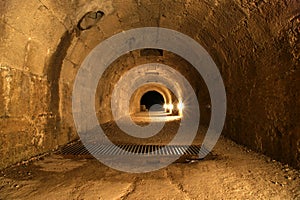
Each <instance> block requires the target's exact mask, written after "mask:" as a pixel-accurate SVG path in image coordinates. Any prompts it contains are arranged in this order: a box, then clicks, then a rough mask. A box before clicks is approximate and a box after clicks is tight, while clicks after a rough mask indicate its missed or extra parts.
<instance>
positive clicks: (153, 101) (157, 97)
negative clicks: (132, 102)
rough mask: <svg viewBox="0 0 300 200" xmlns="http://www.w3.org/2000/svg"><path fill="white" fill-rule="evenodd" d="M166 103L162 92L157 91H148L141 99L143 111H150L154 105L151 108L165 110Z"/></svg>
mask: <svg viewBox="0 0 300 200" xmlns="http://www.w3.org/2000/svg"><path fill="white" fill-rule="evenodd" d="M164 103H165V100H164V97H163V95H162V94H160V93H159V92H157V91H148V92H146V93H145V94H144V95H143V96H142V98H141V100H140V106H141V111H148V110H149V109H150V108H151V107H152V106H153V107H152V108H151V110H155V111H163V110H164V108H163V105H164ZM154 105H155V106H154Z"/></svg>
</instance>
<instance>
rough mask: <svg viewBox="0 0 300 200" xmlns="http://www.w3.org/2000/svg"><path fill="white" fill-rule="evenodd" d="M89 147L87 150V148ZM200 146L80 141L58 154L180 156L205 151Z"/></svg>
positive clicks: (62, 149) (193, 154) (195, 154)
mask: <svg viewBox="0 0 300 200" xmlns="http://www.w3.org/2000/svg"><path fill="white" fill-rule="evenodd" d="M87 149H89V151H88V150H87ZM200 149H201V146H196V145H191V146H189V145H166V146H163V145H141V144H137V145H134V144H119V145H104V144H101V145H100V144H98V145H96V144H89V146H87V148H85V147H84V146H83V145H82V144H81V143H75V144H72V145H68V146H65V147H63V148H61V150H60V151H59V154H62V155H72V156H76V155H78V156H80V155H90V153H92V154H93V155H107V156H114V155H130V154H131V153H138V154H143V155H161V156H182V155H192V156H197V155H199V154H201V153H207V152H205V151H206V150H205V149H203V148H202V149H201V151H200Z"/></svg>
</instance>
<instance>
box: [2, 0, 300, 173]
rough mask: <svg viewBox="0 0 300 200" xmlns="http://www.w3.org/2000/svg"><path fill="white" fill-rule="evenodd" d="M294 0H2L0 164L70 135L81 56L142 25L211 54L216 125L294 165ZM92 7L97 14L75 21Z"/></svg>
mask: <svg viewBox="0 0 300 200" xmlns="http://www.w3.org/2000/svg"><path fill="white" fill-rule="evenodd" d="M299 8H300V2H299V1H298V0H274V1H271V0H269V1H267V0H265V1H262V0H233V1H227V0H204V1H198V0H176V1H175V0H166V1H161V0H141V1H136V0H126V1H111V0H110V1H109V0H105V1H96V0H93V1H85V0H81V1H68V2H67V1H64V2H62V1H54V0H40V1H36V0H26V1H17V0H10V1H0V17H1V20H0V29H1V31H0V40H1V42H0V59H1V60H0V70H1V71H0V72H1V73H0V76H1V77H0V78H1V79H0V155H1V157H0V168H1V167H4V166H7V165H9V164H12V163H14V162H16V161H19V160H21V159H26V158H28V157H30V156H32V155H35V154H37V153H40V152H43V151H46V150H47V149H50V148H54V147H55V146H56V145H58V144H63V143H65V142H66V141H68V140H70V139H72V138H74V137H76V133H75V129H74V125H73V120H72V113H71V94H72V86H73V81H74V78H75V75H76V72H77V70H78V68H79V66H80V64H81V62H82V61H83V60H84V58H85V57H86V55H87V54H88V53H89V52H90V50H91V49H93V48H94V47H95V46H96V45H97V44H98V43H99V42H101V41H103V40H104V39H105V38H108V37H110V36H112V35H113V34H115V33H118V32H121V31H123V30H128V29H131V28H137V27H144V26H160V27H165V28H170V29H173V30H177V31H180V32H182V33H185V34H187V35H189V36H191V37H192V38H194V39H195V40H196V41H198V42H199V43H200V44H201V45H203V47H205V49H206V50H207V51H208V52H209V53H210V55H211V56H212V58H213V59H214V61H215V62H216V64H217V65H218V67H219V69H220V71H221V74H222V76H223V78H224V82H225V85H226V90H227V97H228V115H227V119H226V124H225V129H224V131H223V134H225V135H227V136H228V137H230V138H232V139H233V140H235V141H237V142H238V143H241V144H245V145H247V146H249V147H251V148H253V149H255V150H258V151H260V152H263V153H265V154H267V155H270V156H271V157H272V158H275V159H278V160H281V161H283V162H288V163H290V164H293V165H294V166H298V167H300V164H299V160H300V158H299V156H300V136H299V131H300V124H299V121H300V117H299V113H300V111H299V104H300V97H299V91H300V88H299V87H300V86H299V85H300V84H299V77H300V76H299V75H300V74H299V73H300V72H299V48H300V47H299V32H300V31H299V23H300V19H299V16H300V11H299ZM98 10H100V11H102V12H103V13H104V16H103V18H102V19H101V20H100V21H99V22H98V23H97V24H96V25H95V26H94V27H93V28H91V29H89V30H84V31H80V30H78V27H77V24H78V22H79V21H80V19H81V18H82V17H83V16H84V15H85V14H86V13H87V12H90V11H98ZM129 58H130V57H129ZM129 58H128V59H129ZM124 65H126V63H124ZM125 71H126V70H125ZM182 73H185V74H188V73H189V71H187V72H182ZM119 75H120V74H119ZM119 75H118V76H119ZM116 77H117V76H116ZM15 124H17V125H15ZM13 125H14V126H13Z"/></svg>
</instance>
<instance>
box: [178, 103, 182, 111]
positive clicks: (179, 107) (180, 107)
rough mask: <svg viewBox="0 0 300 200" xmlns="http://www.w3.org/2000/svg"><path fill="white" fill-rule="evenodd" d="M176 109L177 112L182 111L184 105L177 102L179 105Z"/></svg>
mask: <svg viewBox="0 0 300 200" xmlns="http://www.w3.org/2000/svg"><path fill="white" fill-rule="evenodd" d="M177 108H178V110H179V111H182V110H183V108H184V104H183V103H182V102H179V103H178V104H177Z"/></svg>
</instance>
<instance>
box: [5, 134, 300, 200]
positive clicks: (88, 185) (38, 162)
mask: <svg viewBox="0 0 300 200" xmlns="http://www.w3.org/2000/svg"><path fill="white" fill-rule="evenodd" d="M0 199H14V200H15V199H26V200H27V199H33V200H34V199H37V200H39V199H55V200H60V199H66V200H70V199H108V200H111V199H279V200H285V199H300V171H299V170H295V169H292V168H291V167H290V166H288V165H283V164H281V163H279V162H276V161H274V160H271V159H270V158H268V157H266V156H263V155H261V154H258V153H255V152H253V151H250V150H248V149H247V148H245V147H242V146H239V145H237V144H235V143H234V142H232V141H230V140H228V139H226V138H223V137H221V138H220V140H219V141H218V143H217V145H216V146H215V148H214V150H213V152H212V154H211V155H210V156H208V157H207V158H205V159H204V160H192V161H189V162H181V163H173V164H171V165H169V166H168V167H166V168H163V169H161V170H158V171H154V172H149V173H141V174H131V173H125V172H120V171H116V170H114V169H111V168H109V167H107V166H105V165H103V164H101V163H100V162H99V161H98V160H96V159H93V158H87V157H76V156H74V157H72V158H70V157H64V156H63V155H61V154H59V152H52V153H50V154H49V155H47V156H44V157H39V158H34V159H32V160H31V161H26V162H23V163H20V164H18V165H16V166H13V167H10V168H7V169H5V170H2V172H1V174H0Z"/></svg>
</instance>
